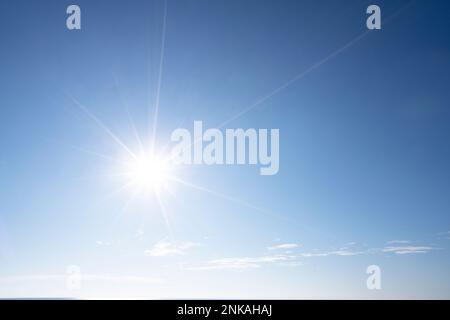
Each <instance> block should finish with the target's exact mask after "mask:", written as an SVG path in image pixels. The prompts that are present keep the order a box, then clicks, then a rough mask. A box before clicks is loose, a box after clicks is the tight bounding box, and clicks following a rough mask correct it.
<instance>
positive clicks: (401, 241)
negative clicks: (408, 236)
mask: <svg viewBox="0 0 450 320" xmlns="http://www.w3.org/2000/svg"><path fill="white" fill-rule="evenodd" d="M387 243H389V244H407V243H411V241H409V240H391V241H388V242H387Z"/></svg>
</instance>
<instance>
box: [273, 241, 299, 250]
mask: <svg viewBox="0 0 450 320" xmlns="http://www.w3.org/2000/svg"><path fill="white" fill-rule="evenodd" d="M298 247H299V245H298V244H296V243H283V244H278V245H276V246H272V247H268V248H267V249H269V250H289V249H295V248H298Z"/></svg>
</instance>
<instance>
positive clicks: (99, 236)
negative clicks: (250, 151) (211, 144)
mask: <svg viewBox="0 0 450 320" xmlns="http://www.w3.org/2000/svg"><path fill="white" fill-rule="evenodd" d="M70 4H72V3H71V2H69V1H56V0H55V1H40V2H36V1H25V0H15V1H2V2H1V3H0V40H1V50H0V65H1V69H0V70H1V72H0V88H1V89H0V92H1V105H0V123H1V125H0V149H1V152H0V203H1V206H0V297H50V296H51V297H81V298H93V297H104V298H132V297H133V298H357V299H360V298H361V299H366V298H374V299H379V298H447V299H448V298H449V297H450V274H449V271H448V270H450V259H449V254H448V249H449V244H450V243H449V241H450V240H449V238H450V233H449V230H450V216H449V210H450V169H449V165H448V164H449V163H450V147H449V144H448V137H449V136H450V126H449V125H448V124H449V121H450V111H449V107H448V101H449V100H450V90H449V83H450V79H449V78H450V59H449V56H450V42H449V41H448V38H449V32H450V31H449V30H450V19H449V18H450V17H449V15H450V4H449V3H448V2H447V1H433V4H431V2H430V1H421V0H416V1H400V0H394V1H370V2H369V1H356V0H351V1H323V0H321V1H286V0H284V1H256V0H255V1H250V0H248V1H237V0H233V1H219V0H214V1H211V0H209V1H206V0H190V1H187V0H186V1H181V0H180V1H175V0H168V1H167V7H165V2H164V1H159V0H158V1H138V0H133V1H119V0H117V1H103V0H98V1H83V0H79V1H76V4H78V5H79V6H80V7H81V11H82V29H81V30H77V31H69V30H67V28H66V17H67V15H66V8H67V6H68V5H70ZM370 4H377V5H379V6H380V7H381V10H382V29H381V30H377V31H367V29H366V18H367V15H366V13H365V11H366V8H367V6H368V5H370ZM165 8H166V10H167V11H166V12H167V15H166V16H165V15H164V12H165ZM164 17H165V18H164ZM164 25H165V28H164ZM164 30H165V32H164ZM158 88H159V89H158ZM158 97H159V99H158ZM158 100H159V103H157V101H158ZM156 105H158V106H159V113H158V117H157V127H156V138H155V139H156V147H155V148H156V149H158V150H162V149H163V148H164V146H170V134H171V132H172V131H173V130H175V129H177V128H181V127H182V128H187V129H190V130H191V129H192V126H193V122H194V120H201V121H203V123H204V126H206V127H208V128H214V127H218V126H220V125H221V124H222V123H223V122H225V121H227V120H230V119H233V121H231V122H229V123H227V125H226V128H245V129H247V128H279V129H280V171H279V173H278V174H277V175H274V176H261V175H259V171H258V168H257V167H255V166H246V165H241V166H206V165H198V166H183V167H180V168H176V169H174V170H176V175H177V177H179V178H180V179H183V181H187V182H189V183H190V184H191V187H189V186H187V185H183V184H180V183H169V190H168V191H166V190H164V191H162V192H161V194H160V197H159V199H158V197H157V196H156V195H155V194H153V193H140V194H138V195H136V194H134V193H133V192H131V191H130V190H128V189H127V188H123V185H124V181H122V180H121V179H118V178H117V173H118V170H119V169H118V165H117V162H118V160H121V159H123V157H124V156H125V155H126V154H124V153H126V152H124V148H123V147H121V146H120V145H119V144H118V143H117V138H118V139H120V141H121V142H122V143H123V144H124V145H126V146H127V148H130V149H131V150H133V152H135V150H136V149H138V148H139V143H138V139H137V138H136V136H139V137H140V139H141V141H143V143H144V144H148V143H149V141H150V140H151V133H152V132H153V127H152V123H153V120H154V119H155V118H154V116H155V112H154V111H155V106H156ZM251 106H254V107H252V108H250V107H251ZM242 110H248V112H245V113H243V114H241V111H242ZM236 115H240V116H239V117H237V118H236V117H235V116H236ZM105 129H107V130H105ZM112 136H114V137H115V138H116V140H114V138H113V137H112ZM192 185H195V186H196V187H192ZM166 218H167V219H168V220H169V222H167V219H166ZM169 226H170V227H169ZM72 265H75V266H78V267H79V268H80V270H81V274H82V279H83V280H82V286H81V289H80V290H69V288H67V286H66V280H67V272H66V271H67V268H68V266H72ZM369 265H378V266H379V267H380V268H381V272H382V289H381V290H368V289H367V288H366V279H367V277H368V275H367V274H366V268H367V266H369Z"/></svg>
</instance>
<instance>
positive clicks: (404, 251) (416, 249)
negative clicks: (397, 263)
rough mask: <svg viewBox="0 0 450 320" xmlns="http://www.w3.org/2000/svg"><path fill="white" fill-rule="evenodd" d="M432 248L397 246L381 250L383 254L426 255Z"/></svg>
mask: <svg viewBox="0 0 450 320" xmlns="http://www.w3.org/2000/svg"><path fill="white" fill-rule="evenodd" d="M433 249H434V248H433V247H429V246H397V247H386V248H383V249H382V251H383V252H389V253H395V254H413V253H427V252H429V251H431V250H433Z"/></svg>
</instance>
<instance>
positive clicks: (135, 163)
mask: <svg viewBox="0 0 450 320" xmlns="http://www.w3.org/2000/svg"><path fill="white" fill-rule="evenodd" d="M126 167H127V168H126V176H127V180H129V183H130V184H131V185H132V186H133V187H135V188H137V189H138V190H139V191H151V190H153V191H158V190H159V189H160V188H161V187H166V186H167V183H168V180H169V177H170V165H169V163H168V162H167V161H166V160H164V159H162V158H159V157H156V156H151V155H142V156H138V157H136V158H133V159H132V160H131V161H130V162H129V163H127V166H126Z"/></svg>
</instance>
